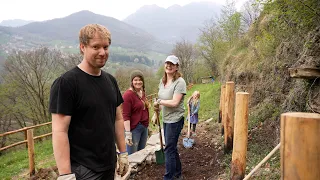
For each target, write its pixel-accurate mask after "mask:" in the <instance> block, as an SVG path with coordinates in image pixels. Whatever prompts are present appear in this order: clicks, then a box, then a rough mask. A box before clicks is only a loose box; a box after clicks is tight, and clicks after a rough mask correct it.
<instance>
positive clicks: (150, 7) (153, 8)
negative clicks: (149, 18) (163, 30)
mask: <svg viewBox="0 0 320 180" xmlns="http://www.w3.org/2000/svg"><path fill="white" fill-rule="evenodd" d="M163 9H164V8H162V7H160V6H158V5H156V4H151V5H144V6H142V7H141V8H139V9H138V10H137V11H157V10H163Z"/></svg>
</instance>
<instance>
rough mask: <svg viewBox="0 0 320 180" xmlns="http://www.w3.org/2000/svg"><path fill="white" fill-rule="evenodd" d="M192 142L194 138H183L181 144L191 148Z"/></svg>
mask: <svg viewBox="0 0 320 180" xmlns="http://www.w3.org/2000/svg"><path fill="white" fill-rule="evenodd" d="M193 144H194V139H190V138H183V146H184V147H185V148H191V147H192V146H193Z"/></svg>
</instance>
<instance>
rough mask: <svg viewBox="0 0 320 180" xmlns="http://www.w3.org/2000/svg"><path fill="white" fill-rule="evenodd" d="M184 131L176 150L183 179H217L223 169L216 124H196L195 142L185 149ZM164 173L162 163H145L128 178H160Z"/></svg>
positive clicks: (142, 179) (138, 179)
mask: <svg viewBox="0 0 320 180" xmlns="http://www.w3.org/2000/svg"><path fill="white" fill-rule="evenodd" d="M185 135H186V132H185V131H184V130H183V132H182V135H181V136H180V138H179V142H178V151H179V154H180V159H181V164H182V175H183V179H185V180H191V179H192V180H198V179H199V180H200V179H212V180H213V179H214V180H216V179H219V175H220V174H222V171H224V169H223V168H222V167H221V166H220V164H219V163H218V159H222V158H223V157H222V156H223V152H222V150H221V148H219V147H220V146H219V141H220V137H221V135H220V131H219V128H218V126H217V125H215V126H212V125H211V126H210V125H208V124H205V123H202V124H198V126H197V136H196V137H192V138H193V139H194V140H195V144H194V146H193V147H192V148H190V149H186V148H184V146H183V144H182V139H183V138H184V137H185ZM164 173H165V166H164V165H157V164H152V165H146V167H145V168H144V169H142V170H141V171H140V172H138V173H137V174H135V175H131V178H130V179H136V180H145V179H148V180H149V179H150V180H161V179H163V175H164Z"/></svg>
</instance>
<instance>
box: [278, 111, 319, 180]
mask: <svg viewBox="0 0 320 180" xmlns="http://www.w3.org/2000/svg"><path fill="white" fill-rule="evenodd" d="M319 135H320V114H317V113H303V112H290V113H284V114H281V149H280V156H281V179H283V180H300V179H308V180H317V179H319V178H320V141H319Z"/></svg>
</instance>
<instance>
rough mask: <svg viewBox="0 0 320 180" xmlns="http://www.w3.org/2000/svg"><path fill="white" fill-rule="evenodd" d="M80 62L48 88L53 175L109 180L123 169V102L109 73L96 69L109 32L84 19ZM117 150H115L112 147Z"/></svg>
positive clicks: (105, 56) (105, 51)
mask: <svg viewBox="0 0 320 180" xmlns="http://www.w3.org/2000/svg"><path fill="white" fill-rule="evenodd" d="M79 41H80V52H81V54H82V55H83V60H82V62H81V63H80V64H79V65H78V66H77V67H75V68H73V69H71V70H70V71H68V72H66V73H64V74H63V75H61V76H60V77H59V78H57V79H56V80H55V81H54V83H53V84H52V87H51V92H50V107H49V109H50V112H51V113H52V143H53V151H54V157H55V160H56V164H57V167H58V171H59V174H60V176H59V177H58V180H74V179H90V180H93V179H101V180H106V179H110V180H113V179H114V172H115V167H116V162H117V160H118V165H119V166H118V167H119V168H118V169H117V172H118V174H119V175H121V176H123V175H124V174H126V172H127V170H128V165H129V163H128V153H127V152H126V147H125V138H124V125H123V118H122V113H121V109H120V105H121V103H122V102H123V99H122V96H121V93H120V90H119V88H118V85H117V82H116V80H115V78H114V77H113V76H112V75H110V74H109V73H106V72H104V71H102V70H101V68H102V67H103V66H104V65H105V63H106V61H107V59H108V56H109V52H108V49H109V46H110V44H111V36H110V32H109V31H108V30H107V29H106V28H105V27H104V26H101V25H98V24H89V25H86V26H84V27H83V28H82V29H81V30H80V33H79ZM115 143H116V144H117V147H118V149H119V151H120V153H119V154H118V159H117V154H116V147H115Z"/></svg>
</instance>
